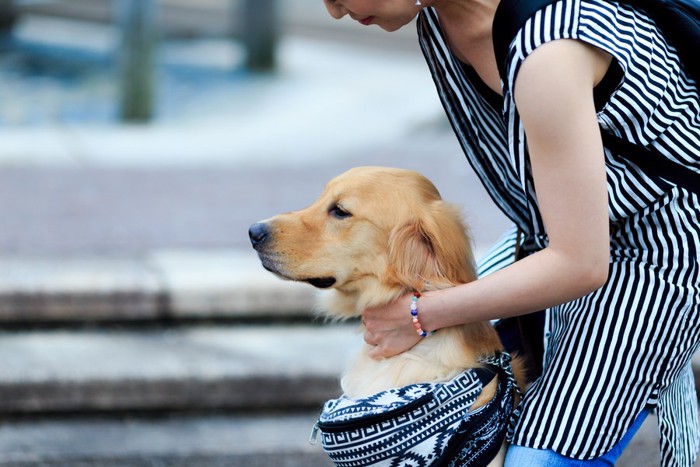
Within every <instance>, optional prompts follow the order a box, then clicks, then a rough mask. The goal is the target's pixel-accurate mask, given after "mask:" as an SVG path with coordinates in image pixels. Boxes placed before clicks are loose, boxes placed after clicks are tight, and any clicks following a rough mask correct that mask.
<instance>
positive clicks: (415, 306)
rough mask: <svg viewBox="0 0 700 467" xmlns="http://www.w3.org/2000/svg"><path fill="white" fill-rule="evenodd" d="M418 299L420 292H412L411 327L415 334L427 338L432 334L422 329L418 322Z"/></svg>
mask: <svg viewBox="0 0 700 467" xmlns="http://www.w3.org/2000/svg"><path fill="white" fill-rule="evenodd" d="M419 298H420V292H413V297H411V319H412V320H413V327H414V328H415V329H416V332H417V333H418V335H419V336H421V337H427V336H429V335H431V334H432V332H428V331H426V330H424V329H423V327H422V326H421V324H420V321H418V299H419Z"/></svg>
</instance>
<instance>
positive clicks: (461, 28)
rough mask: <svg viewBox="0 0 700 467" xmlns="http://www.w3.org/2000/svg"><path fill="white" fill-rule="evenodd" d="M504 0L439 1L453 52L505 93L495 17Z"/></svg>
mask: <svg viewBox="0 0 700 467" xmlns="http://www.w3.org/2000/svg"><path fill="white" fill-rule="evenodd" d="M499 1H500V0H435V2H434V4H433V6H434V7H435V9H436V11H437V13H438V17H439V18H440V24H441V26H442V29H443V31H444V33H445V35H446V38H447V43H448V44H449V47H450V49H451V50H452V53H453V54H454V55H455V57H457V58H458V59H459V60H461V61H462V62H463V63H466V64H467V65H470V66H471V67H473V68H474V69H475V70H476V72H477V74H478V75H479V76H480V77H481V79H482V81H484V83H486V85H487V86H488V87H489V88H491V89H492V90H493V91H495V92H497V93H499V94H500V93H501V80H500V77H499V75H498V67H497V66H496V57H495V54H494V51H493V38H492V36H491V34H492V30H493V18H494V16H495V15H496V8H497V7H498V4H499Z"/></svg>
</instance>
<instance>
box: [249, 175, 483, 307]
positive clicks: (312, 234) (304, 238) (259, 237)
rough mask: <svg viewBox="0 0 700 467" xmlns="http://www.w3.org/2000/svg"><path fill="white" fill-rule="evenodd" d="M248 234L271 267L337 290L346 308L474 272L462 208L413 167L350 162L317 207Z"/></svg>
mask: <svg viewBox="0 0 700 467" xmlns="http://www.w3.org/2000/svg"><path fill="white" fill-rule="evenodd" d="M249 235H250V240H251V243H252V245H253V248H255V250H256V251H257V252H258V255H259V257H260V260H261V261H262V264H263V266H264V267H265V268H266V269H268V270H269V271H272V272H273V273H275V274H277V275H278V276H280V277H283V278H285V279H291V280H295V281H304V282H308V283H309V284H311V285H313V286H315V287H318V288H334V289H336V290H337V291H338V292H340V293H341V295H343V296H344V298H345V299H346V300H348V301H351V302H353V304H354V306H352V307H348V308H352V310H349V309H348V310H346V311H345V312H344V313H346V314H356V313H357V312H358V309H357V306H360V307H364V306H370V305H378V304H381V303H386V302H388V301H391V300H393V299H394V298H396V297H397V296H398V295H400V294H402V293H405V292H406V291H409V290H428V289H435V288H443V287H447V286H450V285H455V284H458V283H464V282H469V281H471V280H473V279H474V268H473V259H472V253H471V246H470V242H469V239H468V237H467V235H466V232H465V227H464V224H463V223H462V220H461V216H460V213H459V210H458V209H457V208H456V207H454V206H452V205H450V204H447V203H445V202H444V201H443V200H442V199H441V198H440V194H439V193H438V191H437V189H436V188H435V186H434V185H433V184H432V183H431V182H430V181H429V180H428V179H427V178H425V177H424V176H422V175H420V174H418V173H417V172H413V171H409V170H403V169H393V168H383V167H358V168H355V169H351V170H349V171H347V172H345V173H343V174H341V175H339V176H338V177H336V178H334V179H333V180H331V181H330V182H329V183H328V184H327V185H326V187H325V189H324V191H323V193H322V194H321V196H320V197H319V198H318V199H317V200H316V201H315V202H314V203H313V204H312V205H311V206H309V207H307V208H305V209H302V210H301V211H295V212H290V213H286V214H280V215H278V216H275V217H272V218H270V219H268V220H265V221H262V222H259V223H256V224H253V225H252V226H251V227H250V230H249Z"/></svg>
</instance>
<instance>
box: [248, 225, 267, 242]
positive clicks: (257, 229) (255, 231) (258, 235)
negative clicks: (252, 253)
mask: <svg viewBox="0 0 700 467" xmlns="http://www.w3.org/2000/svg"><path fill="white" fill-rule="evenodd" d="M248 236H249V237H250V243H251V244H252V245H253V247H256V246H258V245H260V244H262V243H264V242H265V240H267V238H268V237H269V236H270V231H269V230H268V228H267V224H265V223H264V222H256V223H255V224H253V225H251V226H250V228H249V229H248Z"/></svg>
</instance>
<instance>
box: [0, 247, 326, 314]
mask: <svg viewBox="0 0 700 467" xmlns="http://www.w3.org/2000/svg"><path fill="white" fill-rule="evenodd" d="M315 301H316V290H315V289H313V288H312V287H311V286H309V285H307V284H300V283H293V282H289V281H284V280H282V279H280V278H278V277H275V276H274V275H273V274H271V273H270V272H268V271H266V270H264V269H263V267H262V266H261V265H260V262H259V261H258V259H257V256H256V255H255V253H254V252H253V251H252V250H251V251H250V252H248V251H243V250H241V251H238V250H211V251H194V250H193V251H184V250H178V251H175V250H162V251H155V252H153V253H150V254H148V255H146V256H143V257H131V258H124V257H97V256H95V257H78V256H73V257H64V256H61V257H56V256H46V257H12V256H3V257H0V323H3V322H5V323H8V322H22V323H31V322H37V321H50V322H72V321H81V322H85V321H87V322H95V321H124V320H157V319H178V318H184V319H188V318H251V317H258V316H265V317H270V318H285V317H286V318H289V317H300V316H301V317H308V316H310V315H311V314H312V309H313V308H314V303H315Z"/></svg>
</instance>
